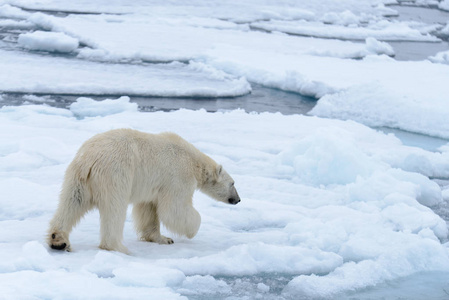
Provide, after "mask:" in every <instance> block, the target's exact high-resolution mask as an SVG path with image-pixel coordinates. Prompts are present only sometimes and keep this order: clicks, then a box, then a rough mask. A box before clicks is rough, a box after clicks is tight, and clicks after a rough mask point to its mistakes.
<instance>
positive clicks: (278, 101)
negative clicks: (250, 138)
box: [0, 84, 316, 114]
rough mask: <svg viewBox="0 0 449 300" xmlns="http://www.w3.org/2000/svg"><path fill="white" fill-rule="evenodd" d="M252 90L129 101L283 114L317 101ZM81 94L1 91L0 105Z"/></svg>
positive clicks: (64, 103)
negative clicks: (227, 95) (231, 95)
mask: <svg viewBox="0 0 449 300" xmlns="http://www.w3.org/2000/svg"><path fill="white" fill-rule="evenodd" d="M251 86H252V92H251V93H250V94H248V95H245V96H241V97H235V98H160V97H135V96H131V97H130V99H131V102H135V103H137V104H138V105H139V110H141V111H145V112H151V111H172V110H177V109H181V108H186V109H192V110H198V109H205V110H207V111H210V112H216V111H222V110H233V109H239V108H240V109H244V110H245V111H247V112H253V111H255V112H280V113H282V114H306V113H307V112H309V111H310V110H311V109H312V108H313V107H314V106H315V104H316V99H314V98H310V97H306V96H302V95H300V94H297V93H290V92H285V91H282V90H277V89H271V88H266V87H263V86H260V85H257V84H252V85H251ZM86 96H88V97H89V98H93V99H95V100H104V99H116V98H118V97H120V96H122V95H109V96H90V95H86ZM79 97H81V96H80V95H38V97H29V95H25V94H17V93H14V94H6V93H4V94H2V100H0V106H4V105H24V104H43V103H45V104H47V105H51V106H54V107H59V108H68V107H69V106H70V104H71V103H73V102H75V101H76V99H77V98H79Z"/></svg>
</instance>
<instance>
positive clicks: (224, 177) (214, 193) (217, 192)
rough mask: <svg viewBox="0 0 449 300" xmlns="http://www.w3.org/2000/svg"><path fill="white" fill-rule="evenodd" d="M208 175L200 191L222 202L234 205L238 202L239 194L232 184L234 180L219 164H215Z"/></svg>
mask: <svg viewBox="0 0 449 300" xmlns="http://www.w3.org/2000/svg"><path fill="white" fill-rule="evenodd" d="M210 177H211V178H209V180H207V181H206V182H205V183H204V185H203V186H202V188H201V191H202V192H204V193H205V194H206V195H208V196H209V197H211V198H213V199H215V200H218V201H221V202H224V203H228V204H234V205H235V204H237V203H239V202H240V197H239V194H238V193H237V190H236V189H235V186H234V180H233V179H232V177H231V176H229V174H228V172H226V171H225V170H224V169H223V167H222V166H221V165H217V166H216V168H215V170H214V172H213V174H210Z"/></svg>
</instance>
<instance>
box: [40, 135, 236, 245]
mask: <svg viewBox="0 0 449 300" xmlns="http://www.w3.org/2000/svg"><path fill="white" fill-rule="evenodd" d="M195 189H200V190H201V191H203V192H204V193H206V194H207V195H209V196H211V197H212V198H215V199H216V200H218V201H223V202H225V203H228V202H231V201H230V200H234V199H236V200H237V201H235V202H238V201H240V198H239V196H238V194H237V191H236V190H235V188H234V181H233V180H232V178H231V177H230V176H229V175H228V174H227V173H226V171H224V170H223V169H222V167H221V166H220V165H218V164H217V163H216V162H215V161H214V160H212V159H211V158H210V157H208V156H207V155H205V154H204V153H202V152H201V151H199V150H198V149H196V148H195V147H194V146H193V145H192V144H190V143H188V142H187V141H185V140H184V139H182V138H181V137H180V136H178V135H176V134H174V133H168V132H167V133H161V134H148V133H144V132H139V131H136V130H131V129H117V130H111V131H108V132H105V133H102V134H98V135H96V136H94V137H92V138H91V139H89V140H88V141H86V142H85V143H84V144H83V145H82V146H81V148H80V149H79V151H78V153H77V154H76V156H75V158H74V160H73V161H72V163H71V164H70V165H69V167H68V168H67V171H66V174H65V178H64V183H63V186H62V191H61V194H60V200H59V206H58V209H57V211H56V213H55V215H54V217H53V219H52V220H51V222H50V228H49V235H48V243H49V245H50V246H52V247H55V249H60V250H62V249H64V250H67V251H70V250H71V248H70V242H69V235H70V232H71V230H72V228H73V227H74V226H75V225H76V224H77V222H79V220H80V219H81V217H82V216H83V215H84V214H85V213H86V212H87V211H89V210H91V209H93V208H98V209H99V211H100V218H101V228H100V231H101V243H100V248H102V249H106V250H115V251H120V252H124V253H127V252H128V250H127V249H126V247H125V246H123V244H122V240H123V226H124V223H125V218H126V210H127V207H128V204H130V203H132V204H133V205H134V208H133V217H134V223H135V228H136V231H137V232H138V233H139V235H140V237H141V239H142V240H146V241H150V242H157V243H161V244H171V243H173V240H172V239H170V238H167V237H164V236H162V235H161V234H160V221H161V222H162V223H163V224H164V225H165V226H166V227H167V228H168V229H169V230H170V231H173V232H175V233H177V234H180V235H185V236H187V237H188V238H193V237H194V236H195V235H196V233H197V232H198V229H199V227H200V223H201V217H200V215H199V213H198V212H197V211H196V210H195V208H194V207H193V205H192V196H193V193H194V191H195ZM233 204H235V203H233ZM64 244H65V246H64Z"/></svg>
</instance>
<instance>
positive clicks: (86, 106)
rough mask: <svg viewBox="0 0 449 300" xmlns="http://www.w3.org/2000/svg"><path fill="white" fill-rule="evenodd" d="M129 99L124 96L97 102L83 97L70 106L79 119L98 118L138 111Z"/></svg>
mask: <svg viewBox="0 0 449 300" xmlns="http://www.w3.org/2000/svg"><path fill="white" fill-rule="evenodd" d="M129 100H130V99H129V97H126V96H123V97H120V98H118V99H106V100H102V101H95V100H93V99H90V98H85V97H81V98H78V99H77V100H76V102H74V103H72V104H70V111H71V112H73V114H74V115H75V116H77V117H78V118H85V117H97V116H103V117H104V116H107V115H113V114H118V113H122V112H133V111H134V112H135V111H137V104H136V103H131V102H129Z"/></svg>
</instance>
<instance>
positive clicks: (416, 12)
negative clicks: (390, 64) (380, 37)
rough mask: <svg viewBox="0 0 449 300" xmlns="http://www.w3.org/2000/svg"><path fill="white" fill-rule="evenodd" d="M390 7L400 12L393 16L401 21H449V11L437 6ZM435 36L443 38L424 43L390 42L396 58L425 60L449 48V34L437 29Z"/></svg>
mask: <svg viewBox="0 0 449 300" xmlns="http://www.w3.org/2000/svg"><path fill="white" fill-rule="evenodd" d="M389 7H390V8H392V9H394V10H396V11H398V12H399V16H397V17H391V18H390V19H393V20H394V19H396V20H399V21H417V22H423V23H426V24H440V25H441V26H444V25H446V23H447V22H449V12H446V11H442V10H439V9H437V8H428V7H416V6H409V5H392V6H389ZM433 34H434V35H435V36H437V37H439V38H440V39H442V41H441V42H436V43H423V42H394V41H392V42H388V43H389V44H390V45H391V46H392V47H393V48H394V50H395V52H396V55H395V59H396V60H424V59H427V58H428V57H429V56H433V55H435V54H437V53H438V52H442V51H448V50H449V43H448V40H449V36H446V35H443V34H442V33H441V32H439V31H436V32H434V33H433Z"/></svg>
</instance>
